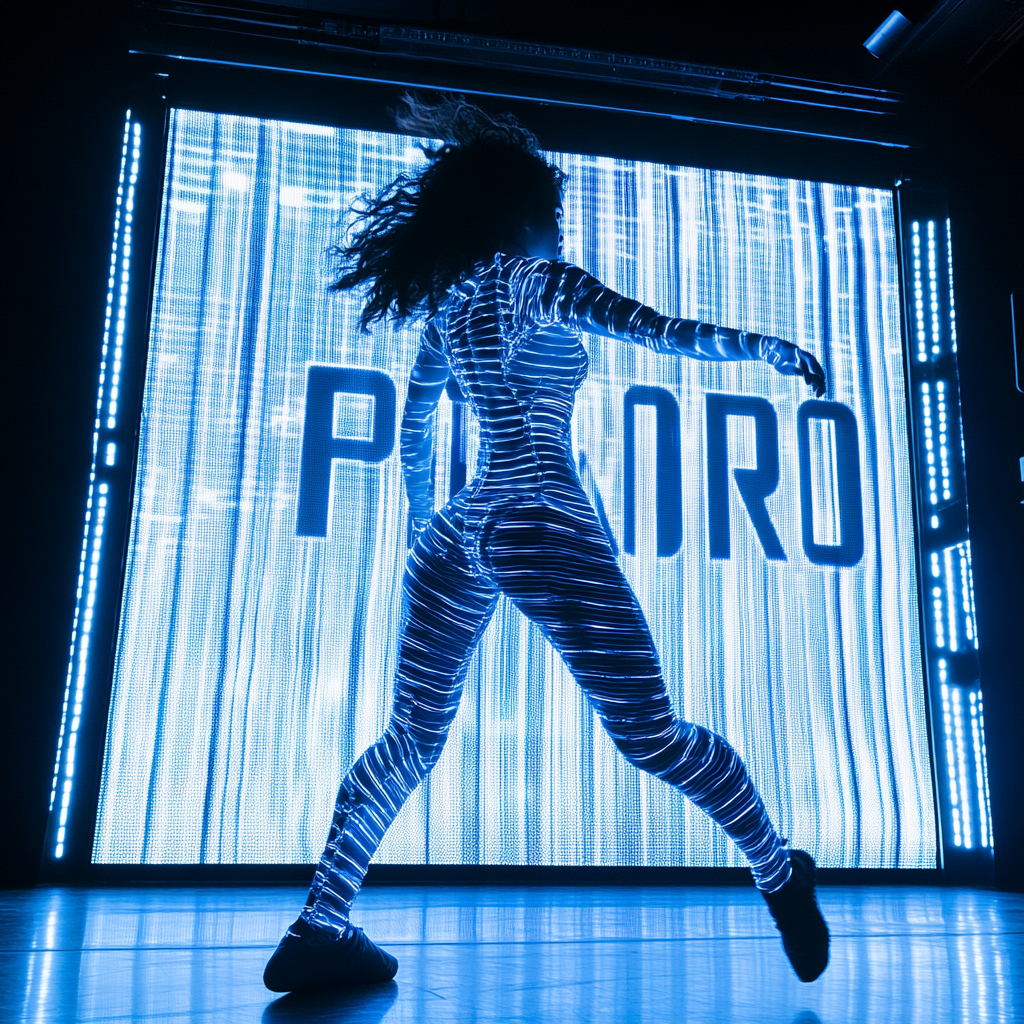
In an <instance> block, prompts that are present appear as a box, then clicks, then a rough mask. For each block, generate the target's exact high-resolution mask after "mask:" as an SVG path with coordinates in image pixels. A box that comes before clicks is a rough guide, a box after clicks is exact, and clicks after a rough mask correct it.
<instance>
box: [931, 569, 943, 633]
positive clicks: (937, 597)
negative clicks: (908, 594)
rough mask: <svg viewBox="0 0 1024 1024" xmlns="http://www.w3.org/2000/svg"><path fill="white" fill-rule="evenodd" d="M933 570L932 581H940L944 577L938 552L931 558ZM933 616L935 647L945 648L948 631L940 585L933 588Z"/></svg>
mask: <svg viewBox="0 0 1024 1024" xmlns="http://www.w3.org/2000/svg"><path fill="white" fill-rule="evenodd" d="M931 569H932V579H935V580H937V579H939V577H940V576H941V575H942V569H941V567H940V566H939V553H938V551H933V552H932V557H931ZM932 614H933V616H934V619H935V646H936V647H945V646H946V629H945V626H944V624H943V614H942V587H940V586H938V585H933V586H932Z"/></svg>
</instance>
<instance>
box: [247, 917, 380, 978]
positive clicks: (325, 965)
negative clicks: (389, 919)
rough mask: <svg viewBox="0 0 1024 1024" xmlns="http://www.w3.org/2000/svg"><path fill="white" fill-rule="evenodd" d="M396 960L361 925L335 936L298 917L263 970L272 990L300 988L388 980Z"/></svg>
mask: <svg viewBox="0 0 1024 1024" xmlns="http://www.w3.org/2000/svg"><path fill="white" fill-rule="evenodd" d="M397 970H398V961H397V960H396V959H395V958H394V957H393V956H392V955H391V954H390V953H385V952H384V950H383V949H381V948H380V947H379V946H375V945H374V944H373V943H372V942H371V941H370V940H369V939H368V938H367V937H366V936H365V935H364V934H363V930H362V929H361V928H349V931H348V932H347V933H346V935H345V936H344V937H343V938H340V939H336V938H333V937H332V936H330V935H328V934H326V933H324V932H321V931H319V930H318V929H316V928H314V927H313V926H312V925H310V924H309V923H308V922H307V921H304V920H303V919H302V918H301V917H300V918H299V919H298V920H297V921H296V922H295V923H294V924H293V925H290V926H289V928H288V931H286V932H285V934H284V938H283V939H282V940H281V943H280V945H279V946H278V947H277V949H275V950H274V955H273V956H272V957H271V958H270V960H269V961H268V962H267V966H266V969H265V970H264V971H263V984H264V985H266V986H267V988H269V989H270V991H271V992H299V991H310V990H313V989H325V988H349V987H351V986H353V985H364V984H367V983H374V982H383V981H390V980H391V979H392V978H393V977H394V976H395V972H396V971H397Z"/></svg>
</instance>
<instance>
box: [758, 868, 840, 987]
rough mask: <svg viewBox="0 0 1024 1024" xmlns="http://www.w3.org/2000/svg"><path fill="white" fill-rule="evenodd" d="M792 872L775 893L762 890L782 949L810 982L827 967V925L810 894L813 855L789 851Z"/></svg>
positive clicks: (798, 973) (799, 972)
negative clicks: (780, 939)
mask: <svg viewBox="0 0 1024 1024" xmlns="http://www.w3.org/2000/svg"><path fill="white" fill-rule="evenodd" d="M789 862H790V864H791V865H792V867H793V874H792V875H790V878H789V881H788V882H786V884H785V885H784V886H783V887H782V888H781V889H778V890H776V891H775V892H762V893H761V895H762V896H763V897H764V898H765V902H766V903H767V904H768V909H769V910H770V911H771V915H772V917H774V918H775V927H776V928H778V929H779V931H780V932H781V933H782V948H783V949H785V951H786V956H788V957H789V962H790V963H791V964H792V965H793V970H794V971H796V976H797V977H798V978H799V979H800V980H801V981H814V979H815V978H817V977H820V975H821V973H822V972H823V971H824V970H825V968H826V967H827V966H828V942H829V937H828V925H827V924H825V919H824V918H823V917H822V916H821V911H820V910H819V909H818V901H817V899H816V898H815V895H814V873H815V865H814V858H813V857H812V856H811V855H810V854H809V853H805V852H804V851H803V850H790V852H789Z"/></svg>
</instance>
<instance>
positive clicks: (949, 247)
mask: <svg viewBox="0 0 1024 1024" xmlns="http://www.w3.org/2000/svg"><path fill="white" fill-rule="evenodd" d="M946 270H947V272H948V274H949V347H950V349H951V350H952V351H953V352H956V303H955V302H954V301H953V235H952V232H951V231H950V226H949V218H948V217H947V218H946Z"/></svg>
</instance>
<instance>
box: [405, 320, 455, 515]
mask: <svg viewBox="0 0 1024 1024" xmlns="http://www.w3.org/2000/svg"><path fill="white" fill-rule="evenodd" d="M448 376H449V369H448V362H447V360H446V359H445V357H444V353H443V352H442V350H441V339H440V335H439V333H438V330H437V327H436V326H435V324H434V322H433V321H432V320H431V321H430V322H429V323H428V324H427V326H426V328H425V329H424V331H423V340H422V342H421V344H420V351H419V355H418V357H417V359H416V363H415V365H414V366H413V368H412V374H411V375H410V377H409V393H408V397H407V398H406V401H405V412H404V414H403V416H402V428H401V435H400V445H401V452H402V472H403V474H404V475H405V492H406V495H407V496H408V499H409V514H410V516H411V518H412V521H413V526H414V528H419V527H421V526H422V525H425V524H426V522H427V521H428V520H429V519H430V517H431V516H432V515H433V514H434V480H433V465H432V454H433V438H434V410H435V409H436V408H437V402H438V399H439V398H440V397H441V392H442V391H443V390H444V385H445V382H446V381H447V380H448Z"/></svg>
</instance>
